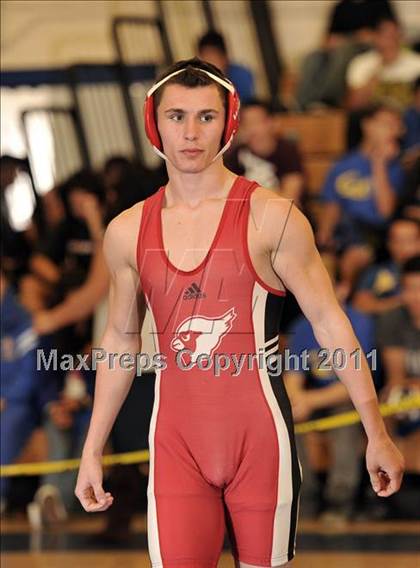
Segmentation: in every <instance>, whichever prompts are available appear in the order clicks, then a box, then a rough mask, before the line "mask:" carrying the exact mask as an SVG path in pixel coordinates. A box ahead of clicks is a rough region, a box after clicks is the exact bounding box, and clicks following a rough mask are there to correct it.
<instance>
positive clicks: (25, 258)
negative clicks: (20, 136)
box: [0, 155, 36, 288]
mask: <svg viewBox="0 0 420 568" xmlns="http://www.w3.org/2000/svg"><path fill="white" fill-rule="evenodd" d="M27 167H28V166H27V163H26V161H25V160H20V159H18V158H14V157H12V156H6V155H4V156H1V158H0V200H1V207H0V223H1V257H2V261H3V264H2V269H3V270H4V271H5V272H6V273H7V276H8V279H9V281H10V284H11V285H12V286H14V287H15V288H17V287H18V283H19V280H20V278H21V277H22V276H24V275H25V274H26V273H27V272H28V270H29V269H28V262H29V258H30V256H31V252H32V248H33V244H34V241H35V240H36V235H35V234H34V233H35V226H34V224H33V223H32V224H31V225H30V227H28V228H27V229H26V230H25V231H18V230H16V229H15V228H14V227H13V225H12V223H11V219H10V211H9V204H8V201H7V198H6V194H7V191H8V189H9V188H10V187H11V186H12V185H13V184H14V182H15V181H16V178H17V177H18V175H19V172H21V171H23V170H25V169H27Z"/></svg>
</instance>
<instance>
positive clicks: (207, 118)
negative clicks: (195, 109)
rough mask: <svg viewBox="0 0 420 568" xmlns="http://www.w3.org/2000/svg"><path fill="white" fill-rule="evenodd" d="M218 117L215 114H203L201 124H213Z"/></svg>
mask: <svg viewBox="0 0 420 568" xmlns="http://www.w3.org/2000/svg"><path fill="white" fill-rule="evenodd" d="M215 118H216V117H215V116H214V115H213V114H203V115H201V117H200V120H201V122H211V121H212V120H214V119H215Z"/></svg>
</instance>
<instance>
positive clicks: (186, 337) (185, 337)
mask: <svg viewBox="0 0 420 568" xmlns="http://www.w3.org/2000/svg"><path fill="white" fill-rule="evenodd" d="M181 339H182V341H189V340H190V334H189V333H181Z"/></svg>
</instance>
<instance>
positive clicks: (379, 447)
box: [366, 436, 404, 497]
mask: <svg viewBox="0 0 420 568" xmlns="http://www.w3.org/2000/svg"><path fill="white" fill-rule="evenodd" d="M366 465H367V469H368V472H369V476H370V482H371V484H372V487H373V490H374V491H375V493H376V494H377V495H378V496H379V497H389V496H390V495H392V494H393V493H396V492H397V491H398V490H399V488H400V486H401V481H402V477H403V473H404V458H403V456H402V454H401V452H400V451H399V450H398V448H397V447H396V446H395V445H394V443H393V442H392V440H391V438H390V437H389V436H384V437H381V438H378V439H375V438H374V439H372V440H369V442H368V445H367V449H366Z"/></svg>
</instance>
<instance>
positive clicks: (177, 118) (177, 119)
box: [169, 112, 184, 122]
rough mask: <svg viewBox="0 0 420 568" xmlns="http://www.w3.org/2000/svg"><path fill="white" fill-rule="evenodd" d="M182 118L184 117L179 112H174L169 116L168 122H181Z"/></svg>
mask: <svg viewBox="0 0 420 568" xmlns="http://www.w3.org/2000/svg"><path fill="white" fill-rule="evenodd" d="M183 117H184V115H183V114H182V113H180V112H175V113H173V114H170V115H169V118H170V120H173V121H174V122H181V120H182V119H183Z"/></svg>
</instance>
